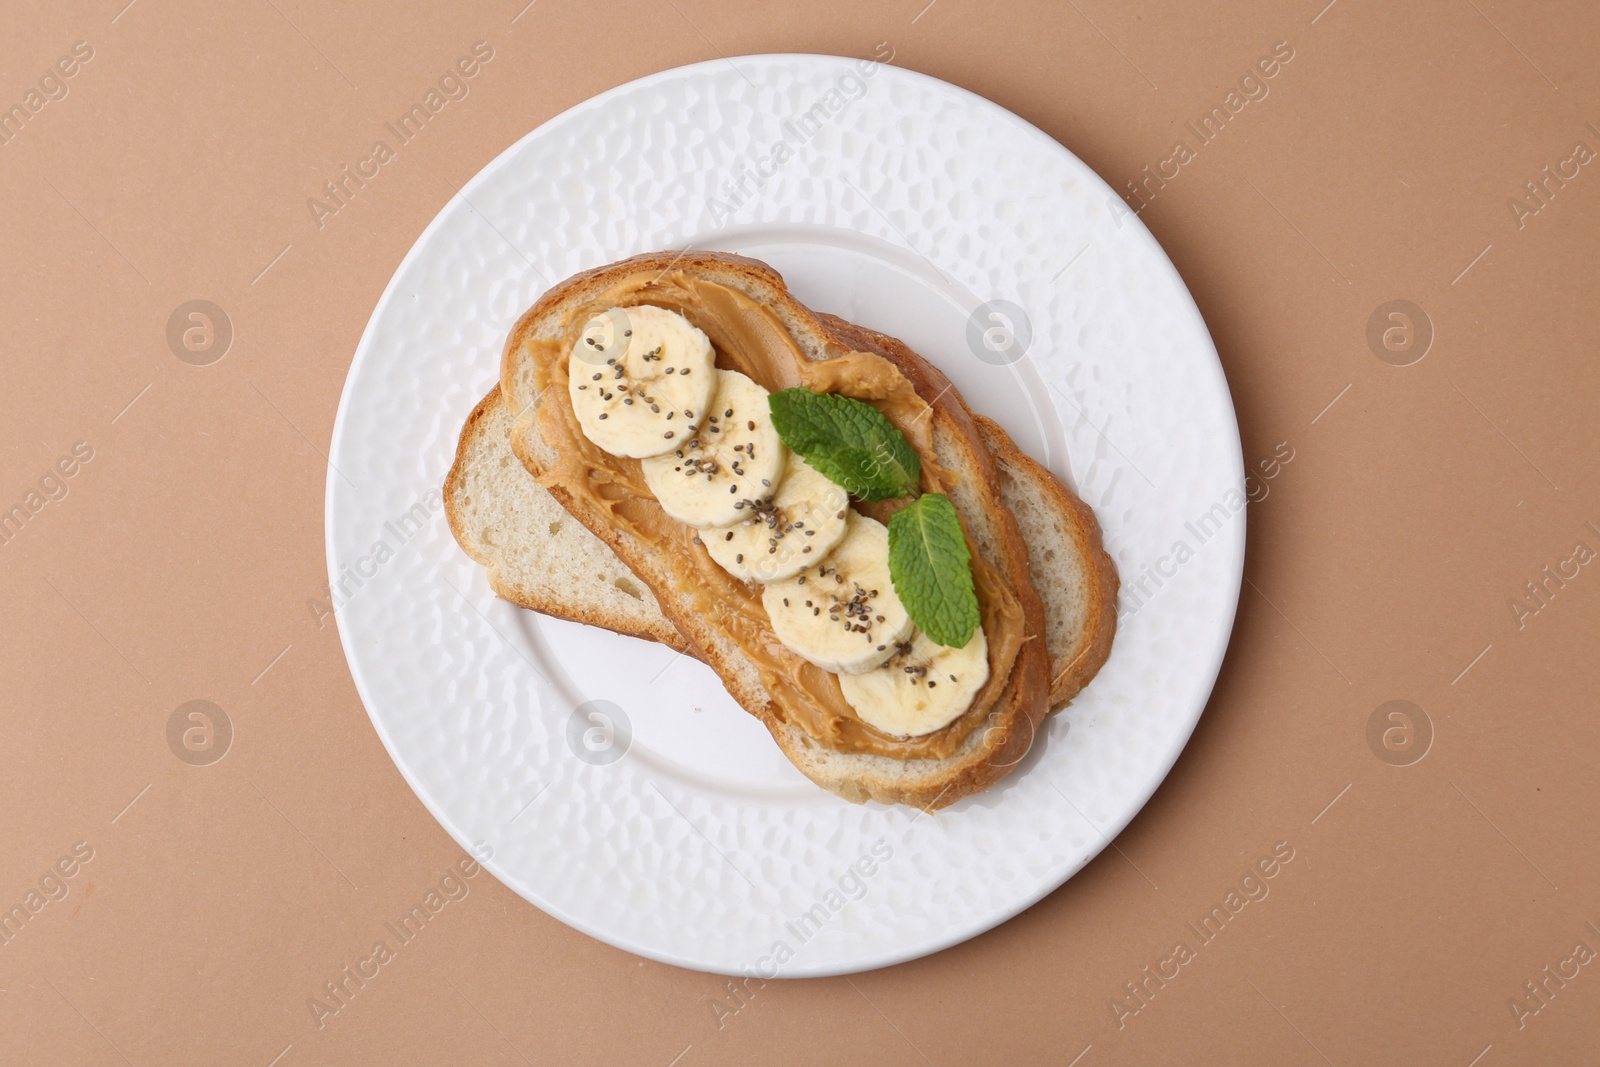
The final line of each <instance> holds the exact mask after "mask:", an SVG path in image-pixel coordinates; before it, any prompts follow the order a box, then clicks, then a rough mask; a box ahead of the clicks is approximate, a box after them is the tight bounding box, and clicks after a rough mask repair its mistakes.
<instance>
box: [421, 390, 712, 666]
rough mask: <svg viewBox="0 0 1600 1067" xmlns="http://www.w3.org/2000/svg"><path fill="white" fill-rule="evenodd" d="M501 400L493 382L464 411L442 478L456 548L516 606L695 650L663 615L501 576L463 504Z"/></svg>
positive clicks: (689, 651) (497, 592)
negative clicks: (634, 615)
mask: <svg viewBox="0 0 1600 1067" xmlns="http://www.w3.org/2000/svg"><path fill="white" fill-rule="evenodd" d="M501 402H502V399H501V396H500V389H499V387H498V386H496V387H495V389H494V390H493V391H492V392H490V393H489V394H488V395H487V396H485V397H484V398H483V399H482V400H480V401H478V403H477V405H476V406H475V407H474V408H473V409H472V414H470V415H468V416H467V421H466V423H465V424H464V425H463V426H462V427H461V437H460V439H459V440H458V441H457V442H456V457H455V461H454V462H453V463H451V465H450V473H449V474H447V475H446V476H445V479H444V512H445V517H446V518H447V519H448V520H449V522H450V532H451V533H452V534H454V535H455V539H456V543H457V544H459V545H460V546H461V550H462V551H463V552H465V553H466V554H467V555H468V556H470V557H471V558H472V559H473V560H474V561H475V562H477V563H481V564H483V566H484V567H485V569H487V571H488V572H489V587H490V588H491V589H493V590H494V591H495V595H496V596H498V597H500V598H501V599H502V600H509V601H510V602H511V603H513V604H515V605H517V606H518V607H521V608H529V609H532V610H533V611H538V612H541V613H543V614H545V615H553V616H555V617H556V618H558V619H566V620H567V621H569V622H581V623H585V624H587V625H589V626H599V627H601V628H603V629H606V630H611V631H612V632H614V633H619V634H624V635H626V636H628V637H642V638H644V639H646V640H648V641H659V642H661V643H662V644H664V645H667V646H669V647H670V648H673V649H675V650H676V651H679V652H683V653H685V654H688V655H693V654H694V652H693V650H692V649H691V648H690V646H689V643H688V642H687V641H685V640H684V639H683V635H682V634H680V633H678V631H677V629H676V628H675V627H674V626H673V625H672V624H671V623H669V622H667V620H666V619H665V618H663V619H661V620H660V622H659V623H654V622H647V623H646V624H645V625H643V626H640V625H636V624H634V623H633V622H632V621H631V620H629V619H626V618H624V617H623V616H621V615H620V614H618V613H616V612H608V611H605V610H602V609H599V608H596V607H594V606H593V605H591V604H589V603H588V602H586V601H585V600H583V599H582V598H581V597H577V596H574V597H570V598H565V599H559V598H551V597H539V596H535V595H533V594H532V593H530V592H529V591H528V590H527V589H525V588H524V587H523V586H520V585H518V584H516V583H515V582H512V581H510V580H508V579H507V578H506V576H505V574H504V572H503V570H502V569H501V565H500V557H499V556H498V555H496V554H495V552H494V550H493V548H492V547H491V546H489V545H485V544H483V543H482V542H480V541H479V540H478V538H477V536H476V534H475V532H474V531H473V529H472V526H471V524H470V523H469V522H468V521H467V513H466V507H465V504H464V499H465V495H466V483H467V474H468V471H469V470H470V456H471V451H472V447H473V445H474V444H475V443H476V441H477V439H478V438H479V437H480V436H481V435H483V434H484V433H486V432H488V431H487V430H486V429H485V423H487V422H488V420H489V419H490V417H491V416H492V415H493V414H495V411H494V409H495V407H496V405H498V404H500V403H501Z"/></svg>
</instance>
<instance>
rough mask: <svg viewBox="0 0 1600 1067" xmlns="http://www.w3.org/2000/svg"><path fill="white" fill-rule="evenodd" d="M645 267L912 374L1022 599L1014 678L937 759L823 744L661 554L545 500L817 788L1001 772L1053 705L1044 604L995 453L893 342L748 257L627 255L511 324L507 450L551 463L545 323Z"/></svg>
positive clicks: (926, 793) (973, 785) (596, 515)
mask: <svg viewBox="0 0 1600 1067" xmlns="http://www.w3.org/2000/svg"><path fill="white" fill-rule="evenodd" d="M650 270H659V271H660V272H661V273H662V274H665V273H667V272H669V271H682V272H684V273H686V274H692V273H703V274H704V275H706V276H708V277H714V279H715V280H716V281H717V282H719V283H721V284H725V285H734V286H736V287H738V288H740V289H741V290H742V291H744V292H745V293H746V294H747V295H748V296H750V297H752V298H753V299H756V300H758V301H761V302H763V303H765V304H767V305H768V306H769V307H772V308H773V309H774V310H775V311H777V312H778V313H779V314H780V316H781V317H782V318H783V319H784V321H785V322H786V324H788V328H789V329H790V332H791V333H792V334H796V336H800V335H799V334H798V333H796V331H797V329H799V330H804V331H806V332H807V334H808V335H809V336H807V338H806V339H807V340H809V341H815V342H819V343H820V347H821V348H822V349H823V350H825V351H828V352H837V351H863V352H870V353H873V354H875V355H879V356H881V357H883V358H884V359H886V360H888V361H889V362H890V363H892V364H893V365H894V366H895V367H896V369H898V370H899V372H900V373H901V374H902V375H903V376H904V377H905V378H906V379H907V381H909V382H910V383H911V386H912V388H913V389H914V390H915V391H916V393H917V394H918V396H919V397H921V399H922V400H923V401H924V402H925V403H927V404H928V405H929V406H930V408H931V410H932V423H933V438H934V441H935V445H936V448H938V449H939V450H940V452H941V454H942V455H943V457H944V458H942V459H941V465H942V466H944V467H946V468H951V469H953V471H954V473H955V474H956V476H957V477H958V479H959V480H960V485H961V489H962V492H963V494H965V495H967V496H970V497H971V498H972V499H975V500H976V501H978V502H979V506H978V507H976V508H974V507H970V506H969V507H965V508H963V507H962V506H961V505H960V503H959V502H957V509H958V511H959V512H960V514H961V517H962V521H963V525H965V526H967V528H968V531H969V539H974V540H981V541H983V542H985V543H986V544H987V547H988V551H987V553H986V555H987V556H988V558H989V562H990V564H991V565H992V566H994V568H995V569H996V570H997V571H998V573H999V575H1000V576H1001V578H1002V580H1003V582H1004V583H1005V584H1006V586H1007V587H1008V589H1009V591H1010V592H1011V594H1012V595H1013V596H1014V597H1015V598H1016V600H1017V602H1018V605H1019V607H1020V610H1021V614H1022V637H1023V640H1022V643H1021V647H1020V649H1019V651H1018V653H1017V657H1016V660H1015V662H1014V664H1013V666H1012V670H1011V674H1010V676H1009V677H1008V678H1007V680H1006V683H1005V685H1004V688H1003V689H1002V691H1001V694H1000V696H999V698H998V699H997V700H996V701H995V702H994V704H993V706H992V708H991V710H990V712H989V714H988V717H987V719H986V720H984V721H983V722H981V723H979V724H978V725H976V726H974V727H973V728H972V729H971V731H970V732H969V733H968V735H967V737H966V740H965V741H964V742H963V744H962V745H961V747H960V748H958V749H957V751H956V752H954V753H953V754H952V755H950V756H949V757H947V758H944V759H906V760H900V759H893V758H891V757H886V756H879V755H874V754H869V753H860V752H845V751H839V750H836V749H831V748H827V747H826V746H823V745H822V744H820V743H818V742H817V741H815V740H814V739H813V738H812V737H811V736H810V735H809V734H807V733H805V732H804V731H803V730H801V729H800V728H799V727H797V726H794V725H792V724H790V723H788V722H786V721H784V720H783V718H782V717H781V714H780V713H779V711H778V709H777V708H776V706H775V705H774V704H773V703H772V701H771V699H770V697H769V696H768V695H767V693H766V691H765V690H764V688H763V687H762V686H761V685H760V684H759V683H758V682H752V681H751V680H750V674H751V671H750V670H749V669H748V668H749V664H748V662H745V663H741V662H739V660H740V659H741V657H740V655H739V653H738V650H737V647H736V644H735V645H734V647H731V648H730V635H728V634H727V633H724V632H721V631H720V630H719V627H718V620H717V619H716V618H714V617H710V615H708V613H704V612H700V611H696V610H695V609H694V607H693V605H692V604H691V603H690V602H689V601H688V600H687V599H685V598H683V597H681V596H679V595H675V594H674V591H673V586H674V584H675V583H673V582H672V581H671V579H672V578H673V577H674V574H673V572H672V568H671V560H672V557H671V556H670V555H669V554H667V553H665V552H663V551H661V550H660V547H659V546H652V545H651V544H650V543H648V542H647V541H646V540H645V539H643V538H640V537H638V536H635V535H633V534H631V533H624V532H623V531H622V530H620V529H618V528H617V526H616V525H615V524H613V523H612V522H611V521H610V518H609V513H608V512H606V511H605V509H603V508H600V507H597V506H595V505H594V504H593V503H592V502H590V501H588V500H586V499H580V498H577V497H575V496H574V494H572V493H571V492H570V491H568V490H567V489H566V488H565V487H564V486H562V485H561V484H559V482H556V483H547V487H548V488H549V489H550V492H551V494H552V496H554V497H555V499H556V500H557V501H558V502H559V503H560V504H561V505H562V506H563V507H565V508H566V509H567V510H568V511H569V512H570V513H571V514H572V515H573V516H574V517H575V518H577V519H578V521H580V522H582V523H583V524H584V525H585V526H587V527H588V528H589V529H590V530H592V531H593V532H594V533H595V534H596V535H597V536H598V537H600V538H601V540H603V541H605V543H606V544H607V545H608V546H610V548H611V549H612V550H613V551H614V552H615V553H616V554H617V555H618V556H620V557H621V558H622V560H623V561H624V562H625V563H626V564H627V565H628V566H629V567H630V568H631V569H632V570H633V571H634V573H635V574H637V575H638V576H639V578H640V579H641V580H642V581H644V582H645V583H646V584H647V585H648V586H649V587H650V588H651V590H652V591H653V592H654V593H655V594H656V598H657V600H658V602H659V604H660V607H661V609H662V612H663V614H664V615H665V616H666V617H667V619H668V620H669V621H670V622H671V623H672V624H673V625H674V626H675V627H676V628H677V630H678V631H679V632H680V633H681V634H682V635H683V637H684V638H686V639H687V643H688V644H689V645H690V646H691V648H692V649H693V651H694V653H695V654H696V655H698V656H699V658H701V659H702V660H704V661H705V662H707V663H708V664H709V665H710V666H711V667H712V668H713V669H714V670H716V671H717V673H718V675H719V676H720V677H721V678H722V680H723V682H724V683H725V685H726V686H727V688H728V690H729V692H730V693H731V694H732V695H733V696H734V698H735V699H736V700H738V701H739V703H740V704H741V705H742V706H743V707H744V708H745V709H746V710H747V711H749V712H750V713H751V714H753V715H755V716H756V717H757V718H758V719H760V720H761V722H762V723H763V724H764V725H765V726H766V727H767V729H768V730H769V732H771V734H772V736H773V738H774V740H776V741H777V743H778V745H779V747H780V748H782V749H783V751H784V753H785V754H786V755H787V756H788V757H789V758H790V760H791V761H792V762H793V763H794V764H795V766H796V767H798V768H799V769H800V770H801V772H802V773H804V774H806V775H807V776H808V777H810V778H811V779H812V780H813V781H814V782H816V783H817V784H819V785H821V786H823V787H824V788H826V789H828V790H830V791H832V792H834V793H836V794H838V795H840V796H842V797H844V798H846V799H848V800H852V801H858V802H859V801H863V800H868V799H872V800H878V801H881V802H884V803H901V804H910V805H914V806H916V807H919V808H923V809H925V810H929V811H933V810H937V809H939V808H943V807H946V806H948V805H950V804H952V803H954V802H955V801H957V800H959V799H961V798H962V797H965V796H969V795H971V794H973V793H977V792H980V791H982V790H984V789H986V788H988V787H989V786H991V785H993V784H994V783H995V782H998V781H999V780H1000V779H1002V778H1004V777H1005V776H1006V775H1007V774H1008V773H1010V771H1011V769H1012V768H1013V767H1015V766H1016V764H1017V763H1018V762H1019V761H1020V760H1021V759H1022V757H1023V756H1024V755H1025V754H1026V753H1027V750H1028V748H1029V746H1030V745H1031V743H1032V741H1033V738H1034V736H1035V734H1036V733H1037V731H1038V729H1039V727H1040V725H1041V723H1042V722H1043V719H1044V717H1045V715H1046V714H1047V713H1048V711H1049V708H1050V699H1049V693H1050V677H1049V675H1050V671H1049V656H1048V650H1047V648H1046V644H1045V640H1044V608H1043V604H1042V602H1041V601H1040V599H1039V596H1038V593H1037V592H1036V591H1035V589H1034V587H1033V583H1032V581H1031V579H1030V577H1029V570H1028V547H1027V543H1026V542H1025V541H1024V540H1023V538H1022V534H1021V531H1020V529H1019V528H1018V526H1017V523H1016V519H1015V517H1014V516H1013V515H1012V514H1011V512H1010V511H1009V509H1007V508H1006V507H1005V506H1004V504H1003V503H1002V501H1001V494H1000V485H999V478H998V474H997V472H996V469H995V464H994V459H993V457H992V455H991V453H990V450H989V446H988V445H987V443H985V441H984V439H983V436H982V434H981V432H980V430H979V427H978V424H977V423H976V422H975V421H974V418H973V416H972V414H971V412H970V411H968V409H967V407H966V405H965V404H964V403H962V402H961V400H960V398H959V396H958V395H957V394H956V393H955V390H954V389H953V387H952V386H951V385H950V383H949V381H948V379H946V378H945V376H944V375H943V374H942V373H940V372H939V371H938V370H937V369H936V368H935V367H933V366H932V365H931V364H929V363H928V362H927V361H926V360H923V359H922V358H921V357H920V356H918V355H917V354H916V353H914V352H912V351H911V349H909V348H908V347H906V346H905V345H904V344H902V343H901V342H899V341H897V340H895V339H894V338H890V337H887V336H885V335H883V334H877V333H874V332H873V331H870V330H866V329H863V328H862V327H859V326H855V325H853V324H851V323H848V322H845V321H844V320H843V319H839V318H837V317H835V316H831V315H820V316H819V315H817V314H815V313H813V312H811V311H810V310H809V309H807V308H805V307H804V306H803V305H801V304H800V303H799V302H798V301H796V300H795V299H794V297H793V296H791V295H790V294H789V292H788V290H787V288H786V287H785V286H784V284H783V280H782V278H781V277H779V276H778V274H777V273H776V272H775V271H773V270H772V269H771V268H770V267H768V266H766V265H765V264H763V263H760V262H758V261H756V260H751V259H746V258H744V257H741V256H733V255H729V254H726V253H717V252H700V251H688V252H680V253H669V252H658V253H647V254H645V255H642V256H635V257H633V258H632V259H628V260H624V261H622V262H620V263H616V264H611V265H609V266H605V267H600V268H597V269H595V270H591V271H586V272H583V273H581V274H578V275H575V276H574V277H572V278H570V279H568V280H567V281H565V282H563V283H561V284H559V285H557V286H555V287H554V288H553V289H551V290H550V291H549V292H547V293H546V294H545V295H544V296H542V297H541V298H540V299H539V301H538V302H537V303H535V304H534V306H533V307H532V308H530V309H529V310H528V311H527V312H526V313H524V315H523V316H522V317H521V318H520V319H519V320H518V321H517V324H516V325H515V326H514V327H513V328H512V330H511V332H510V335H509V336H508V337H507V340H506V346H505V352H504V357H503V360H502V364H501V389H502V392H503V393H504V397H505V400H506V402H507V403H508V405H509V406H510V408H511V410H513V411H516V412H519V413H520V414H519V415H518V417H517V418H516V420H515V422H514V423H513V426H512V430H511V444H512V449H513V451H514V452H515V453H516V455H517V456H518V458H519V459H521V460H522V462H523V464H524V465H525V466H527V468H528V470H529V471H530V472H532V473H533V474H534V475H535V476H538V475H539V474H541V473H543V472H544V471H545V469H546V468H547V465H548V462H549V458H550V457H549V455H548V450H549V445H548V443H547V442H544V441H543V439H542V437H541V436H540V434H539V430H538V426H537V423H536V421H535V419H534V417H533V415H534V412H533V410H532V409H533V407H534V406H535V405H536V404H537V403H538V402H539V397H538V396H537V394H536V391H535V389H534V388H533V385H532V378H533V376H532V374H531V367H530V364H531V361H532V358H533V357H532V356H531V355H530V354H529V351H528V342H529V341H530V340H532V339H535V338H538V337H540V336H542V335H544V334H548V333H549V332H552V331H551V330H550V327H552V326H553V325H554V324H556V323H559V321H560V319H561V318H562V316H563V314H564V312H565V310H566V309H567V308H569V307H572V306H574V305H580V304H582V303H584V302H586V301H587V300H588V299H589V298H591V297H592V296H594V295H597V294H598V293H599V292H601V291H602V290H604V289H605V288H607V287H608V286H609V285H611V284H612V283H613V282H615V281H618V280H620V279H622V278H624V277H626V276H627V275H630V274H633V273H637V272H641V271H650ZM974 524H979V525H981V527H982V529H983V532H984V534H985V536H984V537H983V538H981V539H979V538H974V536H973V534H972V529H973V526H974Z"/></svg>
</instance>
